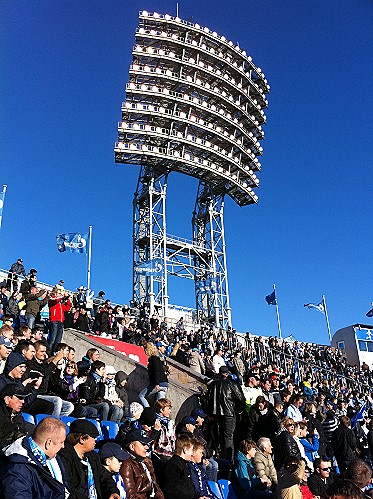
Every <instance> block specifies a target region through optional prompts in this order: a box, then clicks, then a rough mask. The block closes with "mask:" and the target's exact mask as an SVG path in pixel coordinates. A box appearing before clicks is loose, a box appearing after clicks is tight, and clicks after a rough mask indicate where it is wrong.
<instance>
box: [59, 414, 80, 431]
mask: <svg viewBox="0 0 373 499" xmlns="http://www.w3.org/2000/svg"><path fill="white" fill-rule="evenodd" d="M76 419H77V418H73V417H71V416H61V421H62V422H63V423H65V425H66V435H68V434H69V432H70V425H71V423H72V422H73V421H75V420H76Z"/></svg>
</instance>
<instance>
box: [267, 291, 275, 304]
mask: <svg viewBox="0 0 373 499" xmlns="http://www.w3.org/2000/svg"><path fill="white" fill-rule="evenodd" d="M266 302H267V303H268V305H277V301H276V290H275V289H274V290H273V291H272V293H271V294H270V295H267V296H266Z"/></svg>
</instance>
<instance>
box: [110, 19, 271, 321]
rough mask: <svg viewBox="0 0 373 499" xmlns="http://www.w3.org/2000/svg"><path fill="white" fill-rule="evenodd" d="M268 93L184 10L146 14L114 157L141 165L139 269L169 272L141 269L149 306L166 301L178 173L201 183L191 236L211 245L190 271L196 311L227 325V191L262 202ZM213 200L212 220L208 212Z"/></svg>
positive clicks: (258, 73) (139, 289) (138, 283)
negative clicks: (168, 200)
mask: <svg viewBox="0 0 373 499" xmlns="http://www.w3.org/2000/svg"><path fill="white" fill-rule="evenodd" d="M268 92H269V85H268V82H267V79H266V78H265V76H264V73H263V72H262V69H261V68H260V67H256V66H255V65H254V63H253V62H252V58H251V57H250V56H248V55H247V54H246V52H245V51H244V50H242V49H241V48H240V46H239V45H238V44H236V43H233V42H232V41H231V40H227V39H226V38H225V37H224V36H219V35H218V34H217V33H216V32H215V31H212V30H210V29H209V28H208V27H206V26H201V25H200V24H197V23H196V24H193V23H191V22H187V21H183V20H181V19H180V18H179V17H173V16H171V15H169V14H166V15H163V14H160V13H156V12H154V13H151V12H147V11H142V12H140V14H139V25H138V29H137V30H136V34H135V44H134V48H133V52H132V64H131V66H130V71H129V82H128V84H127V86H126V100H125V102H124V103H123V105H122V120H121V122H120V124H119V125H118V142H117V143H116V146H115V161H116V162H118V163H126V164H137V165H141V171H140V177H139V183H138V189H137V192H136V195H135V201H134V205H135V214H134V245H135V247H134V262H135V264H134V268H135V267H136V269H139V267H140V266H139V263H143V264H144V263H145V262H149V261H154V260H155V259H158V260H162V262H163V270H162V272H161V276H158V275H150V276H148V275H144V274H141V273H140V274H138V275H135V274H136V272H138V271H135V270H134V288H135V295H134V300H135V301H138V302H144V300H145V301H146V300H148V302H149V304H150V308H151V310H152V312H153V311H154V310H155V308H157V307H158V306H159V307H162V308H163V310H164V312H165V311H166V309H167V300H168V292H167V275H166V274H167V265H168V264H169V263H170V261H171V259H172V258H173V257H171V256H170V254H171V249H170V244H171V243H170V244H169V243H168V239H167V235H166V233H165V218H166V217H165V196H166V194H165V193H166V185H167V176H168V174H169V173H170V172H179V173H182V174H184V175H189V176H192V177H195V178H197V179H199V181H200V187H199V189H198V193H197V201H196V207H195V211H194V216H193V231H194V234H193V244H194V245H195V248H197V246H198V248H201V247H204V248H205V249H206V254H204V255H202V254H200V252H199V253H198V251H199V250H198V251H197V250H194V254H193V255H191V256H190V258H191V259H192V260H193V264H192V263H191V260H189V263H188V264H185V263H184V270H185V272H184V274H185V275H184V276H186V274H188V272H187V270H186V268H187V266H188V265H189V267H190V268H192V267H193V269H194V270H193V272H189V274H188V276H191V278H193V279H194V280H195V282H196V301H197V309H198V308H199V309H200V310H201V309H206V310H207V309H209V310H208V312H207V315H208V316H209V317H211V315H213V317H214V318H215V319H216V320H215V322H216V324H220V325H222V326H226V325H227V324H230V307H229V297H228V283H227V272H226V255H225V242H224V224H223V205H224V196H225V195H228V196H230V197H231V198H232V199H233V200H234V201H235V202H236V203H237V204H238V205H239V206H245V205H249V204H254V203H257V201H258V197H257V195H256V193H255V192H254V190H253V189H256V188H257V186H258V184H259V180H258V179H257V178H256V176H255V175H254V174H253V171H258V170H260V163H259V162H258V160H257V156H260V155H261V154H262V151H263V149H262V147H261V146H260V145H259V141H260V140H262V139H263V138H264V134H263V131H262V128H261V127H262V125H263V124H264V123H265V122H266V118H265V113H264V109H265V108H266V107H267V105H268V102H267V100H266V98H265V94H267V93H268ZM124 124H125V125H124ZM145 193H146V195H145ZM207 202H208V203H209V208H208V207H207V205H206V203H207ZM144 203H145V204H144ZM207 208H208V210H210V211H209V212H210V213H211V217H210V218H209V219H207V218H206V217H203V213H206V209H207ZM144 234H145V235H146V237H145V236H144ZM218 239H219V241H218ZM174 241H175V239H173V243H172V244H174V245H175V244H176V243H175V242H174ZM222 243H223V244H222ZM221 244H222V246H220V245H221ZM174 249H175V248H174ZM183 251H184V252H186V251H187V250H186V249H185V248H184V249H183V248H179V249H178V254H179V255H180V254H182V253H183ZM188 251H189V250H188ZM175 252H176V249H175ZM172 264H173V269H174V267H175V261H173V262H172ZM207 281H209V282H210V283H211V282H214V283H215V284H216V289H215V287H214V286H215V284H214V286H213V287H214V291H213V290H212V289H211V287H210V289H209V291H206V286H205V287H204V289H205V291H203V290H202V291H201V288H202V287H203V286H200V285H201V283H206V282H207ZM197 288H198V289H197ZM202 315H203V314H202Z"/></svg>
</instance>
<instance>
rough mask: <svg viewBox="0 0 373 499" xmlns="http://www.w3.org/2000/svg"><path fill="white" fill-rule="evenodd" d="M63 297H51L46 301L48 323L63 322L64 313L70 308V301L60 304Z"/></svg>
mask: <svg viewBox="0 0 373 499" xmlns="http://www.w3.org/2000/svg"><path fill="white" fill-rule="evenodd" d="M62 299H63V296H61V297H60V296H55V295H52V296H51V297H50V299H49V301H48V307H49V321H50V322H63V321H64V320H65V312H68V311H69V310H70V308H71V306H72V303H71V301H70V300H67V301H66V302H64V303H61V301H62Z"/></svg>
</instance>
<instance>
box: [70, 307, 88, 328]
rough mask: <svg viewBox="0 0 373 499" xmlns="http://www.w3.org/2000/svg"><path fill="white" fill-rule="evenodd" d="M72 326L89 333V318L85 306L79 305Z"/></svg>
mask: <svg viewBox="0 0 373 499" xmlns="http://www.w3.org/2000/svg"><path fill="white" fill-rule="evenodd" d="M72 328H74V329H77V330H78V331H82V332H83V333H89V319H88V315H87V310H86V308H85V307H83V306H81V307H79V308H78V311H77V312H76V313H75V314H74V316H73V321H72Z"/></svg>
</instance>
